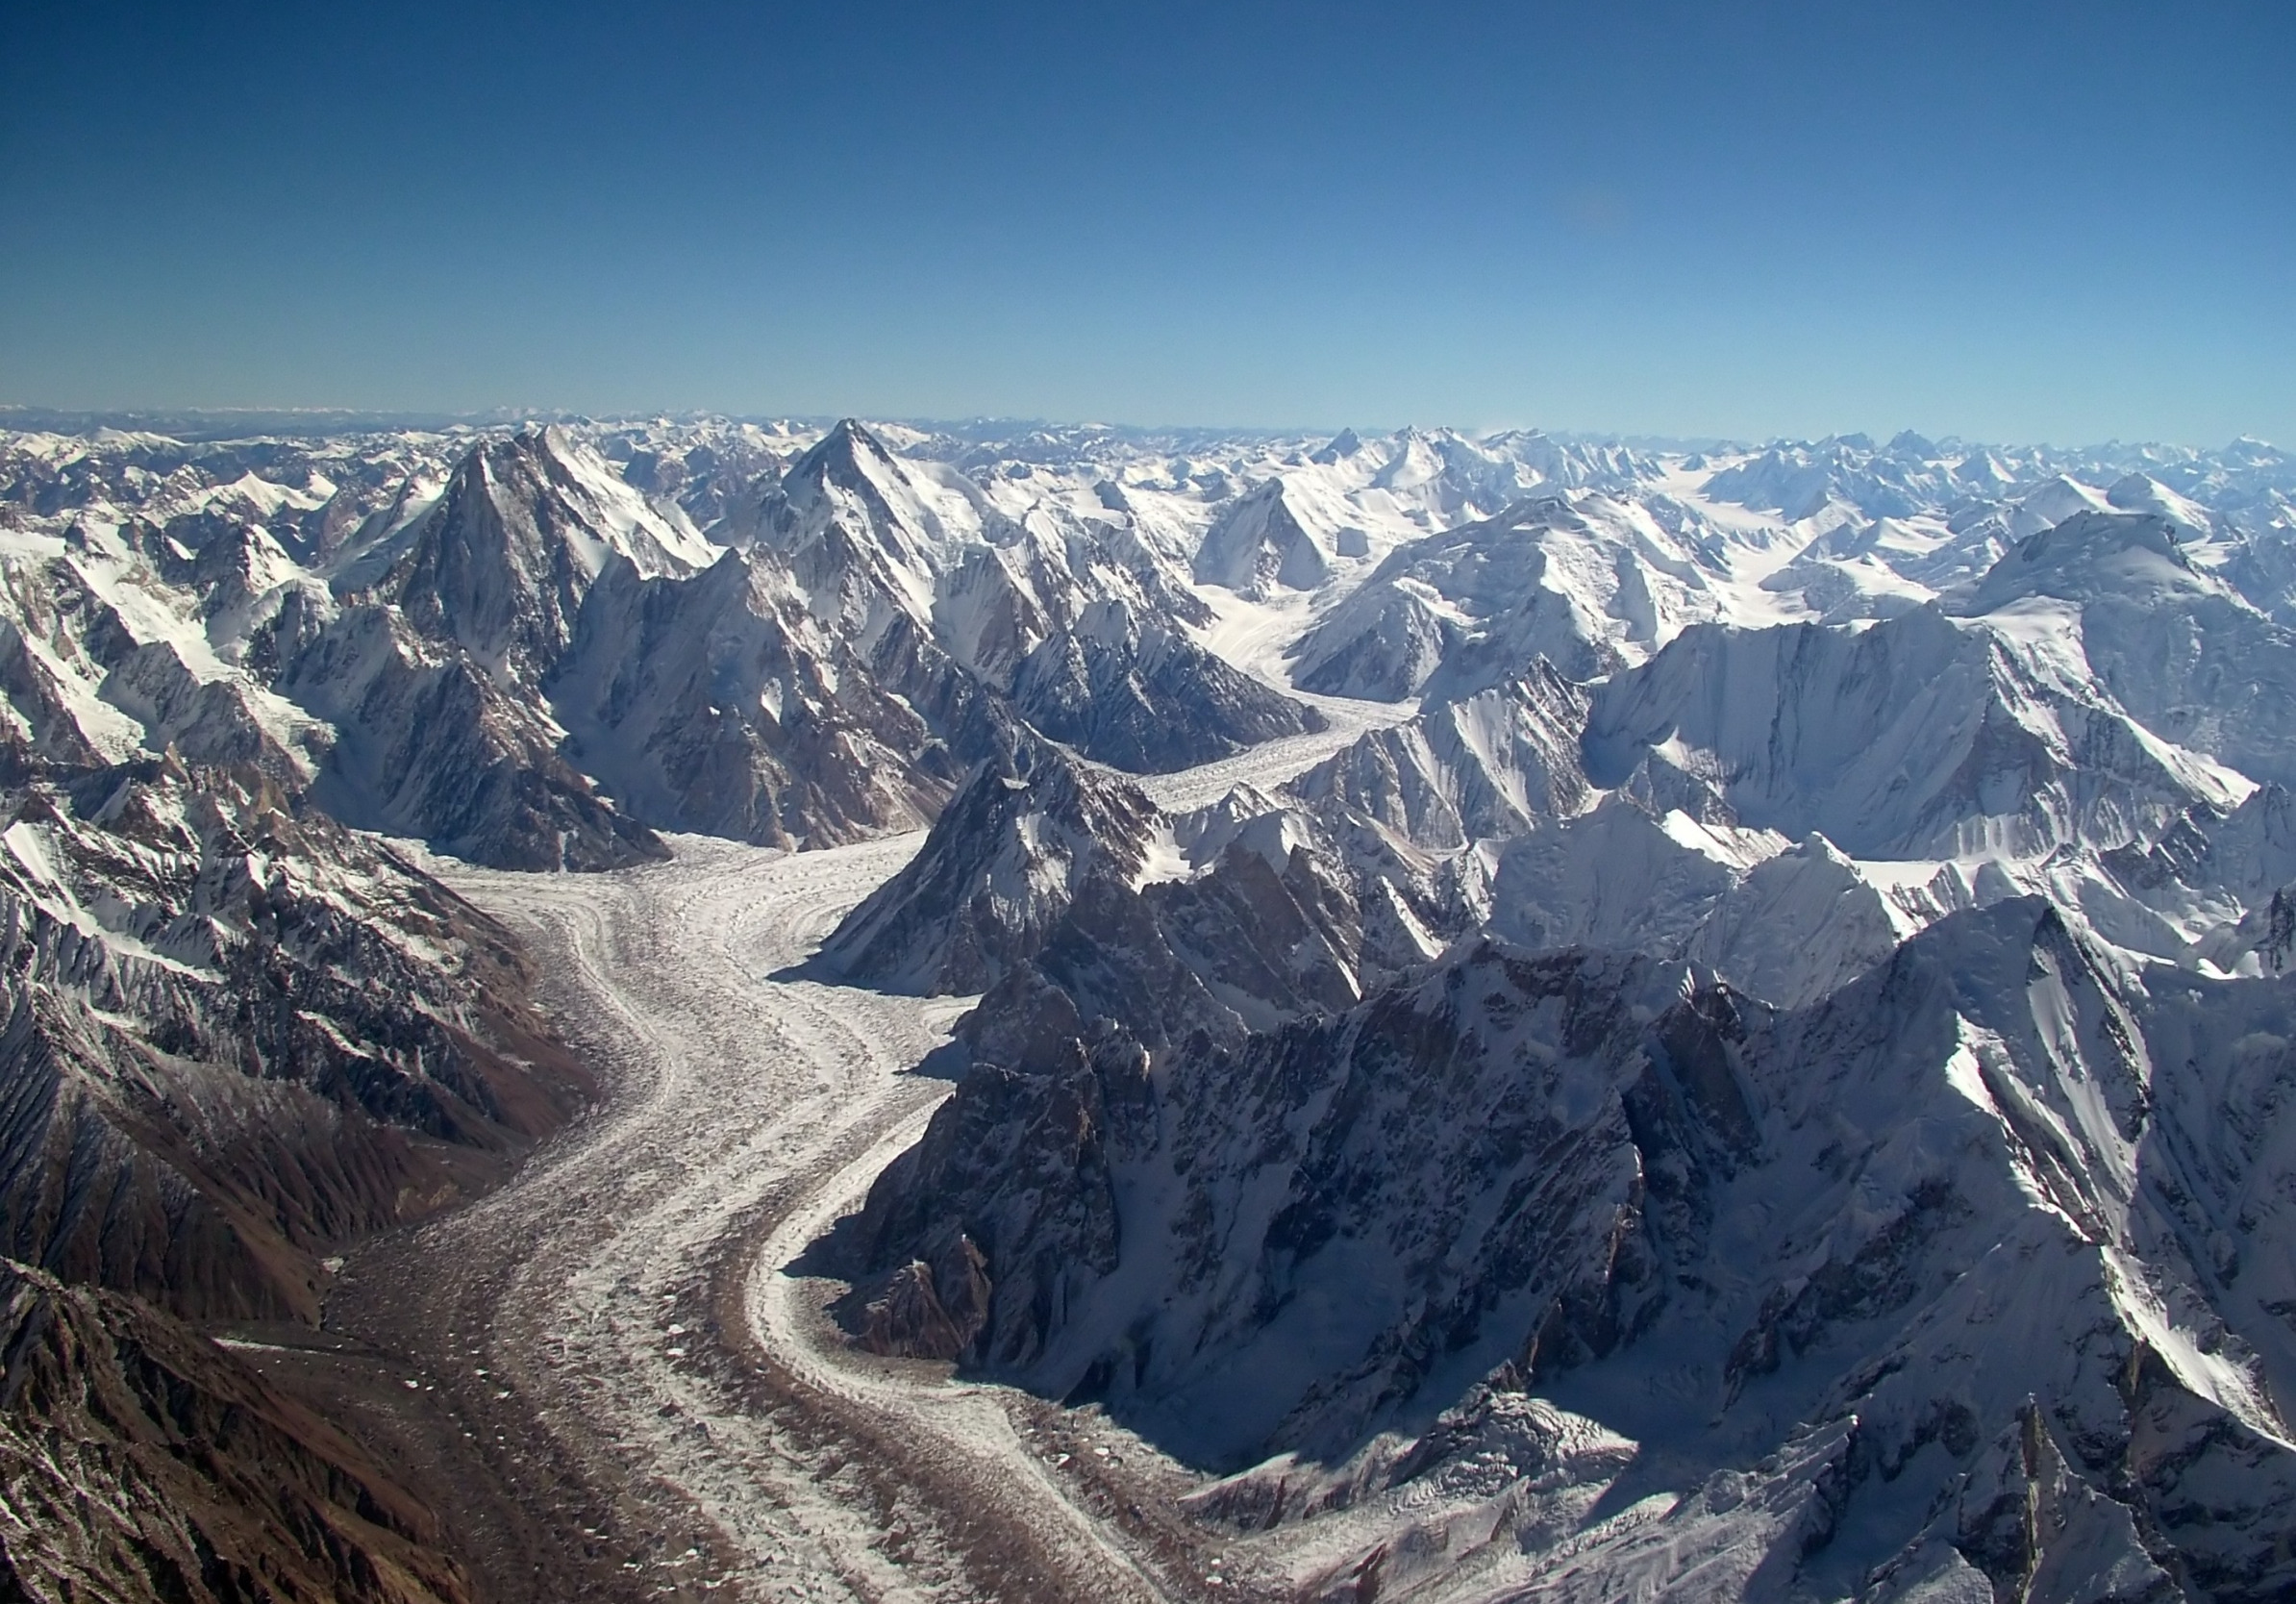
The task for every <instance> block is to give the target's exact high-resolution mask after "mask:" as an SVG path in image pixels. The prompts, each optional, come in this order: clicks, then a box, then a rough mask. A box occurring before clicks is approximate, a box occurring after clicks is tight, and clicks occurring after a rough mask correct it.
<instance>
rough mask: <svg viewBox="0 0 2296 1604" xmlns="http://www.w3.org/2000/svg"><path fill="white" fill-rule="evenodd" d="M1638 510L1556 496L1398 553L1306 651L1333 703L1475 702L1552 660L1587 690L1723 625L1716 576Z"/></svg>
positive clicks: (1308, 672) (1312, 635) (1302, 673)
mask: <svg viewBox="0 0 2296 1604" xmlns="http://www.w3.org/2000/svg"><path fill="white" fill-rule="evenodd" d="M1696 557H1697V554H1696V553H1695V551H1693V550H1690V549H1687V548H1685V546H1684V544H1683V542H1681V541H1680V540H1679V539H1677V537H1675V536H1674V535H1672V534H1670V533H1669V532H1668V531H1667V530H1666V529H1665V528H1664V527H1663V526H1661V525H1660V523H1659V522H1658V521H1657V520H1656V519H1655V518H1653V517H1652V516H1651V514H1649V513H1648V512H1647V511H1645V510H1644V509H1643V508H1641V507H1640V506H1638V505H1636V504H1634V503H1632V502H1622V501H1617V500H1613V499H1611V498H1609V497H1605V496H1590V497H1587V498H1585V499H1583V500H1571V499H1566V498H1563V497H1558V496H1546V497H1541V498H1539V499H1535V500H1529V501H1523V502H1518V503H1516V504H1515V505H1513V506H1511V507H1510V508H1508V509H1507V510H1506V511H1505V512H1503V513H1501V514H1499V515H1498V516H1496V517H1494V518H1491V519H1488V520H1487V521H1485V522H1480V523H1472V524H1465V525H1461V526H1460V527H1459V528H1456V529H1451V530H1447V531H1444V532H1443V533H1440V534H1436V535H1431V536H1428V537H1426V538H1425V539H1419V540H1415V541H1412V542H1411V543H1410V544H1408V545H1404V546H1399V547H1397V548H1396V549H1395V550H1394V551H1393V552H1391V553H1390V554H1389V555H1388V556H1387V558H1386V560H1385V562H1383V563H1381V564H1380V565H1379V567H1378V568H1377V569H1375V570H1374V571H1373V572H1372V574H1371V576H1370V578H1369V579H1367V580H1365V581H1364V583H1363V585H1362V587H1361V588H1360V589H1358V590H1356V591H1355V592H1353V593H1352V594H1351V595H1349V596H1348V597H1347V599H1346V600H1344V601H1342V602H1341V603H1339V605H1338V606H1336V607H1335V608H1334V609H1333V610H1332V611H1331V612H1330V613H1329V614H1327V615H1326V616H1324V617H1323V618H1322V619H1321V620H1319V621H1318V622H1317V624H1316V626H1315V627H1314V628H1313V629H1312V630H1310V632H1309V633H1308V634H1307V635H1306V636H1304V637H1303V638H1302V639H1301V640H1300V641H1299V643H1298V646H1297V648H1296V652H1295V655H1296V657H1297V661H1298V667H1297V669H1296V670H1295V675H1294V677H1295V679H1296V680H1297V682H1298V684H1299V685H1300V686H1301V688H1302V689H1309V690H1316V691H1322V692H1325V693H1327V694H1330V695H1347V696H1363V697H1373V698H1379V699H1385V700H1391V701H1393V700H1401V699H1403V698H1405V697H1407V696H1412V695H1418V694H1422V693H1424V694H1426V695H1428V696H1429V697H1431V698H1435V699H1442V698H1447V697H1458V696H1465V695H1471V694H1473V693H1474V692H1476V691H1478V690H1481V689H1486V688H1487V687H1489V686H1492V685H1495V684H1498V683H1499V682H1500V681H1502V680H1505V679H1509V678H1511V677H1513V676H1515V675H1517V674H1520V673H1522V672H1523V671H1524V670H1526V669H1527V668H1529V667H1530V665H1531V664H1532V663H1533V661H1534V660H1535V659H1537V658H1541V657H1543V658H1545V659H1546V660H1547V661H1548V662H1550V663H1552V664H1555V666H1557V667H1558V668H1560V670H1561V671H1562V672H1563V673H1565V674H1567V675H1570V676H1571V677H1573V678H1575V679H1590V678H1593V677H1595V676H1597V675H1599V674H1603V673H1607V672H1609V671H1610V670H1611V669H1612V668H1615V667H1619V666H1621V665H1623V664H1626V663H1628V662H1630V661H1638V660H1639V659H1640V658H1641V657H1643V656H1646V655H1647V654H1648V653H1649V652H1651V651H1653V650H1656V649H1657V648H1658V647H1659V646H1660V645H1661V644H1663V643H1664V641H1665V640H1666V639H1669V638H1671V637H1672V636H1673V635H1674V633H1675V632H1676V631H1678V630H1680V629H1681V628H1682V627H1683V626H1684V624H1685V623H1686V622H1688V621H1690V620H1692V619H1696V618H1708V617H1712V616H1714V615H1716V614H1717V613H1718V612H1719V606H1718V604H1717V603H1716V602H1715V601H1714V599H1713V598H1712V596H1711V594H1710V576H1709V575H1708V574H1707V573H1706V572H1705V571H1704V570H1702V569H1701V567H1700V566H1699V565H1698V563H1697V561H1696Z"/></svg>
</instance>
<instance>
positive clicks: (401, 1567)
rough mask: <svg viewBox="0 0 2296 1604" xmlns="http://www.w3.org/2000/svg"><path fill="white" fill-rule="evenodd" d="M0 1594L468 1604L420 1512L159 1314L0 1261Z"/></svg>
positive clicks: (240, 1368)
mask: <svg viewBox="0 0 2296 1604" xmlns="http://www.w3.org/2000/svg"><path fill="white" fill-rule="evenodd" d="M0 1352H5V1353H6V1355H7V1367H6V1373H5V1376H4V1378H0V1490H4V1491H5V1495H6V1496H5V1505H6V1513H5V1515H0V1577H4V1578H5V1580H6V1582H7V1583H8V1584H9V1586H10V1587H11V1589H12V1593H13V1596H16V1597H19V1598H37V1599H62V1598H75V1599H76V1598H102V1599H107V1600H119V1601H120V1604H146V1601H148V1604H222V1601H225V1600H250V1601H253V1600H281V1601H285V1600H292V1599H322V1598H324V1599H337V1600H343V1601H345V1604H351V1601H356V1604H461V1601H462V1600H465V1599H468V1598H469V1597H470V1596H471V1593H470V1590H469V1587H468V1584H467V1582H466V1580H465V1579H464V1577H463V1576H462V1573H461V1570H460V1569H459V1567H458V1566H455V1565H454V1564H453V1562H451V1561H449V1560H447V1559H446V1558H444V1557H443V1556H441V1555H440V1554H438V1553H437V1551H436V1550H435V1547H434V1546H433V1545H435V1544H436V1542H437V1538H438V1521H437V1516H435V1515H434V1514H433V1513H432V1512H431V1511H430V1510H429V1509H427V1508H425V1507H424V1505H423V1504H422V1503H421V1501H420V1500H419V1499H418V1498H417V1497H415V1495H414V1494H412V1493H411V1492H410V1491H407V1490H406V1489H405V1488H403V1487H400V1486H398V1485H396V1484H395V1483H394V1482H393V1481H392V1480H391V1479H390V1477H389V1476H388V1475H387V1474H386V1473H385V1472H384V1471H383V1470H382V1469H381V1468H380V1467H378V1466H376V1465H375V1464H374V1463H373V1462H372V1461H371V1460H370V1459H368V1458H367V1457H366V1456H365V1455H364V1454H362V1452H361V1451H360V1450H359V1449H358V1448H357V1447H356V1446H355V1445H354V1444H353V1443H351V1442H350V1441H348V1440H347V1439H346V1438H344V1437H343V1436H342V1435H341V1434H340V1433H338V1432H337V1431H336V1430H335V1429H334V1428H332V1427H330V1426H328V1425H327V1424H326V1423H324V1422H323V1421H321V1420H319V1419H317V1418H316V1417H315V1416H312V1415H311V1414H309V1413H308V1412H307V1411H305V1410H303V1409H302V1408H300V1407H298V1406H297V1405H295V1404H293V1403H291V1402H289V1401H287V1399H285V1398H282V1397H280V1396H279V1395H278V1394H277V1393H275V1392H274V1391H272V1390H271V1389H270V1388H269V1387H268V1386H266V1385H265V1384H264V1382H263V1381H262V1377H260V1376H258V1375H257V1374H256V1373H255V1372H254V1371H253V1370H252V1369H250V1368H248V1367H247V1366H244V1365H242V1364H240V1363H239V1362H238V1361H237V1359H235V1358H234V1357H233V1356H232V1355H231V1354H230V1353H229V1352H227V1351H225V1350H224V1349H222V1348H220V1347H218V1346H216V1345H215V1344H214V1343H212V1342H211V1341H208V1340H207V1339H206V1338H204V1337H202V1336H200V1335H198V1334H197V1333H195V1332H193V1331H191V1330H190V1329H188V1328H187V1327H185V1326H183V1325H180V1324H178V1323H176V1322H175V1321H173V1320H171V1319H169V1318H167V1317H166V1316H163V1315H162V1314H160V1313H159V1312H158V1311H157V1310H154V1309H152V1308H150V1307H148V1306H146V1305H144V1304H141V1303H138V1302H137V1301H136V1300H134V1299H132V1298H127V1297H122V1296H119V1295H117V1294H115V1293H111V1292H103V1291H91V1290H89V1289H86V1288H78V1287H69V1286H65V1285H62V1284H61V1283H59V1282H58V1281H56V1280H55V1279H53V1278H52V1277H50V1276H48V1275H45V1274H42V1273H41V1272H40V1271H38V1270H36V1269H33V1268H31V1267H30V1266H24V1265H19V1264H16V1263H14V1262H13V1261H10V1260H0Z"/></svg>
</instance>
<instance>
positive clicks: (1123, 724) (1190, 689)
mask: <svg viewBox="0 0 2296 1604" xmlns="http://www.w3.org/2000/svg"><path fill="white" fill-rule="evenodd" d="M1012 705H1013V707H1014V708H1015V709H1016V710H1017V711H1018V712H1019V713H1020V714H1021V716H1023V717H1024V718H1026V719H1027V720H1028V721H1029V722H1030V724H1032V725H1034V726H1035V727H1036V729H1038V730H1040V731H1042V732H1043V733H1044V734H1045V735H1047V736H1050V737H1051V738H1052V739H1055V740H1058V741H1061V742H1063V743H1065V744H1067V745H1070V746H1073V747H1075V748H1076V749H1077V750H1078V751H1080V752H1082V753H1084V754H1085V755H1086V757H1088V758H1092V759H1094V760H1096V761H1097V762H1100V763H1105V764H1109V765H1110V766H1111V767H1114V768H1121V769H1125V770H1128V771H1130V772H1132V773H1135V774H1164V773H1170V772H1172V771H1173V770H1175V769H1181V768H1193V767H1194V766H1196V765H1197V764H1205V763H1212V762H1215V761H1217V760H1218V759H1221V758H1227V757H1233V756H1235V754H1236V753H1238V752H1241V751H1243V750H1245V749H1246V748H1247V747H1252V746H1257V745H1258V744H1260V742H1261V741H1263V740H1274V739H1280V738H1282V737H1284V736H1295V735H1305V734H1307V733H1308V732H1310V731H1312V730H1320V729H1323V728H1325V727H1326V725H1325V720H1324V716H1323V714H1320V713H1317V712H1316V711H1315V710H1314V709H1313V708H1310V707H1307V706H1304V705H1303V704H1301V703H1299V702H1296V701H1294V700H1292V699H1291V698H1290V697H1288V696H1285V695H1283V694H1282V693H1280V692H1278V691H1275V690H1271V689H1268V688H1267V687H1266V686H1264V685H1262V684H1260V682H1259V681H1258V680H1255V679H1253V678H1251V677H1250V676H1249V675H1246V674H1244V673H1241V672H1239V671H1238V670H1236V669H1235V668H1232V667H1230V666H1229V665H1228V664H1226V663H1224V662H1222V661H1221V660H1220V659H1219V658H1217V657H1214V656H1213V655H1212V654H1211V653H1210V652H1208V651H1206V650H1205V649H1204V648H1203V647H1202V646H1199V645H1197V644H1196V643H1195V642H1194V641H1193V640H1190V639H1188V638H1187V637H1186V636H1185V635H1183V634H1182V633H1180V632H1179V631H1178V630H1175V629H1171V628H1168V627H1166V626H1164V625H1162V624H1160V623H1155V622H1151V621H1145V620H1143V619H1142V618H1140V617H1139V616H1138V615H1137V614H1135V613H1134V612H1133V610H1132V609H1131V608H1129V607H1127V606H1126V605H1124V604H1123V603H1121V602H1102V603H1098V604H1095V605H1094V606H1093V607H1090V608H1087V609H1086V611H1085V613H1084V614H1083V615H1082V616H1081V617H1080V618H1079V619H1078V621H1077V624H1076V626H1075V627H1074V628H1073V629H1071V630H1068V631H1066V632H1063V633H1062V634H1060V635H1055V636H1051V637H1049V638H1047V639H1045V640H1044V641H1043V642H1042V643H1041V644H1039V645H1037V646H1036V649H1035V650H1033V651H1031V652H1030V653H1029V655H1028V656H1027V657H1025V658H1023V659H1022V660H1021V662H1020V665H1019V667H1018V668H1017V669H1016V670H1015V672H1014V674H1013V676H1012Z"/></svg>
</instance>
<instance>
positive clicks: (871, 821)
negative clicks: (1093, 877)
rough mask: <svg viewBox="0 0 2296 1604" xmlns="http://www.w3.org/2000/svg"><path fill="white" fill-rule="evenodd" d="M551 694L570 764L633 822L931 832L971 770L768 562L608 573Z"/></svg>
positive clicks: (727, 829) (771, 841) (829, 838)
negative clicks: (677, 572)
mask: <svg viewBox="0 0 2296 1604" xmlns="http://www.w3.org/2000/svg"><path fill="white" fill-rule="evenodd" d="M550 693H551V705H552V708H553V710H554V711H555V712H556V714H558V716H559V718H560V719H561V720H562V722H563V723H564V726H565V728H566V731H567V736H568V740H567V751H568V754H569V757H570V758H571V760H572V761H573V762H576V763H579V764H581V765H582V766H583V767H584V768H585V769H586V771H587V772H589V773H590V774H592V775H594V776H596V777H597V779H598V781H599V782H600V783H601V784H602V785H603V786H604V787H605V788H606V789H607V790H608V791H610V792H611V794H612V796H613V797H614V799H615V802H616V804H617V805H618V806H619V807H621V808H623V809H625V810H627V811H629V812H631V813H633V814H636V815H638V816H640V817H643V818H647V819H650V820H653V821H655V822H657V823H659V824H661V826H662V827H664V828H667V829H674V830H691V831H699V832H702V833H704V834H708V835H716V836H730V837H733V838H734V839H736V840H749V841H755V842H757V843H759V844H761V845H768V846H785V845H792V844H797V843H801V842H802V843H811V844H814V845H823V844H829V843H834V842H836V841H840V840H854V839H856V838H857V837H859V836H861V835H863V834H871V833H876V832H881V831H886V830H898V829H909V828H914V827H917V826H919V825H922V824H924V823H925V822H926V821H927V820H928V819H930V818H931V817H932V816H933V815H934V814H935V812H936V810H937V809H938V807H939V805H940V803H941V801H942V799H943V798H944V797H945V796H946V795H947V794H948V789H949V786H950V784H951V783H952V781H953V779H954V777H955V775H956V773H957V772H958V764H959V762H960V761H961V760H959V759H958V758H956V757H954V756H952V755H951V753H950V752H949V750H948V748H947V746H946V745H945V744H944V743H943V742H942V740H941V739H940V733H939V732H938V731H936V729H935V728H934V727H933V726H932V725H931V724H929V723H928V722H927V720H926V719H925V718H924V717H923V716H921V715H920V713H919V712H918V709H917V706H916V704H915V703H912V702H911V701H910V700H908V699H906V698H902V697H899V696H896V695H893V694H890V693H888V692H887V691H886V690H885V689H882V688H881V687H880V686H879V684H878V682H877V680H876V678H875V677H874V676H873V675H872V674H871V672H870V670H869V667H868V665H867V664H864V663H863V662H861V661H860V660H859V659H857V658H856V657H855V656H854V654H853V652H852V649H851V648H850V647H849V646H848V645H846V644H845V643H844V642H843V641H841V640H838V639H836V638H835V637H833V636H830V635H829V634H827V633H826V632H825V631H824V630H823V629H822V627H821V626H820V624H819V623H817V622H816V621H815V620H814V618H813V617H812V615H811V614H810V613H809V612H808V611H807V608H806V604H805V598H804V596H803V595H802V594H801V593H800V592H799V591H798V589H797V588H796V586H795V584H794V583H793V581H792V580H791V579H790V577H789V574H788V571H787V569H786V567H785V566H784V565H783V564H781V563H780V562H779V560H778V559H776V558H775V557H774V556H773V555H772V554H771V553H770V552H766V551H761V550H754V551H751V552H747V553H743V552H737V551H728V552H727V553H725V554H724V555H723V556H722V557H720V558H719V559H718V561H717V562H716V564H713V565H712V566H711V568H710V569H709V570H708V571H707V572H705V573H704V574H702V575H701V576H700V577H699V578H696V579H692V580H683V579H675V578H668V577H661V578H654V579H647V578H644V577H641V576H640V574H639V573H638V571H637V569H636V567H635V566H634V565H632V564H627V563H619V564H614V565H612V566H611V567H610V568H609V569H608V571H607V572H606V573H604V574H603V575H602V576H601V577H600V578H599V580H598V582H597V584H596V585H595V586H594V587H593V588H592V589H591V591H590V594H589V596H588V599H587V600H586V603H585V606H584V609H583V613H582V615H581V618H580V621H579V625H578V627H577V630H576V635H575V640H574V644H573V646H572V648H571V649H570V650H569V651H568V653H567V654H566V655H565V656H564V657H563V658H562V660H561V661H560V663H559V664H558V668H557V671H556V673H555V674H554V676H553V678H552V680H551V684H550ZM920 700H921V698H920ZM968 755H969V754H968Z"/></svg>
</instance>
